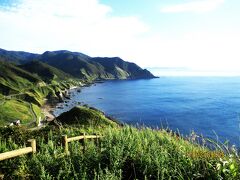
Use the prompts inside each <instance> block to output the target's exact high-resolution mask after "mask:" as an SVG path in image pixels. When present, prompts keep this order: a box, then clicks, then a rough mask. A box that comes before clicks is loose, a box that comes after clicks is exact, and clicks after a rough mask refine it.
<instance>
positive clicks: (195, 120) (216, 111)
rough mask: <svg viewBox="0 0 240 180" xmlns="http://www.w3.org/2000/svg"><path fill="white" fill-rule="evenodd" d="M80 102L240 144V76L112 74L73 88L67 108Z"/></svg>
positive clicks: (126, 118) (127, 119) (123, 117)
mask: <svg viewBox="0 0 240 180" xmlns="http://www.w3.org/2000/svg"><path fill="white" fill-rule="evenodd" d="M79 102H83V103H85V104H88V105H90V106H94V107H96V108H98V109H100V110H102V111H104V112H105V113H106V114H108V115H110V116H113V117H114V118H116V119H118V120H120V121H122V122H124V123H127V124H132V125H136V124H138V125H145V126H149V127H152V128H170V129H172V130H174V131H179V132H180V133H181V134H183V135H184V136H185V135H189V134H190V133H191V132H192V131H194V132H196V133H197V134H199V135H203V136H204V137H206V138H211V139H218V140H219V141H221V142H225V141H227V140H228V141H229V142H230V144H235V145H236V146H237V147H240V77H161V78H158V79H149V80H114V81H106V82H104V83H98V84H95V85H92V86H90V87H84V88H83V89H82V90H81V92H77V91H76V90H73V91H72V98H71V100H70V101H69V102H68V105H67V106H65V105H64V109H56V110H55V112H54V113H55V114H56V115H59V114H60V113H62V112H64V111H67V110H69V109H71V108H72V107H73V106H75V105H77V104H78V103H79Z"/></svg>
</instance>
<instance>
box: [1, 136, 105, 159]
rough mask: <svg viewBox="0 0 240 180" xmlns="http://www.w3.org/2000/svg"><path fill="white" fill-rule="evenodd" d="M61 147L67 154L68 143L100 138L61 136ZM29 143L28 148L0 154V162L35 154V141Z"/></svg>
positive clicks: (31, 140)
mask: <svg viewBox="0 0 240 180" xmlns="http://www.w3.org/2000/svg"><path fill="white" fill-rule="evenodd" d="M62 137H63V146H64V151H65V153H67V154H69V151H68V143H69V142H72V141H78V140H83V141H84V140H85V139H98V138H101V137H102V136H99V135H85V133H84V134H83V135H82V136H76V137H70V138H68V137H67V135H63V136H62ZM28 142H29V143H30V145H31V146H30V147H26V148H22V149H17V150H13V151H9V152H5V153H0V161H2V160H6V159H10V158H13V157H17V156H21V155H24V154H28V153H33V154H34V153H36V151H37V150H36V140H35V139H30V140H28Z"/></svg>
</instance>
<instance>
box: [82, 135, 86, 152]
mask: <svg viewBox="0 0 240 180" xmlns="http://www.w3.org/2000/svg"><path fill="white" fill-rule="evenodd" d="M85 140H86V133H83V153H85V148H86V147H85Z"/></svg>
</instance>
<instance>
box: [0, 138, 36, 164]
mask: <svg viewBox="0 0 240 180" xmlns="http://www.w3.org/2000/svg"><path fill="white" fill-rule="evenodd" d="M28 142H29V143H30V144H31V147H26V148H22V149H17V150H13V151H9V152H5V153H0V161H2V160H5V159H10V158H13V157H17V156H21V155H24V154H28V153H33V154H34V153H36V140H35V139H30V140H28Z"/></svg>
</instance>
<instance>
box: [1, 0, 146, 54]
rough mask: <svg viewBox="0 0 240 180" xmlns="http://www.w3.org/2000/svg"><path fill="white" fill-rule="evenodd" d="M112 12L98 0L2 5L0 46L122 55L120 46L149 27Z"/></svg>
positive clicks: (44, 0)
mask: <svg viewBox="0 0 240 180" xmlns="http://www.w3.org/2000/svg"><path fill="white" fill-rule="evenodd" d="M111 12H112V9H111V7H109V6H106V5H103V4H100V3H99V1H98V0H41V1H39V0H22V3H21V4H19V5H18V6H14V7H12V8H11V9H9V8H8V9H5V10H1V9H0V29H1V36H2V37H1V41H0V47H2V48H6V49H15V50H25V51H33V52H43V51H45V50H58V49H68V50H72V51H83V52H85V53H89V55H93V56H95V55H100V56H101V55H105V56H107V55H109V56H113V55H118V54H120V50H119V49H121V48H122V47H124V45H125V44H127V42H130V41H134V39H135V38H136V37H137V36H139V35H141V34H142V33H144V32H146V31H147V30H148V27H147V25H145V24H144V23H143V22H141V21H140V20H139V19H138V18H137V17H134V16H131V17H130V16H128V17H118V16H112V14H111Z"/></svg>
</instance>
